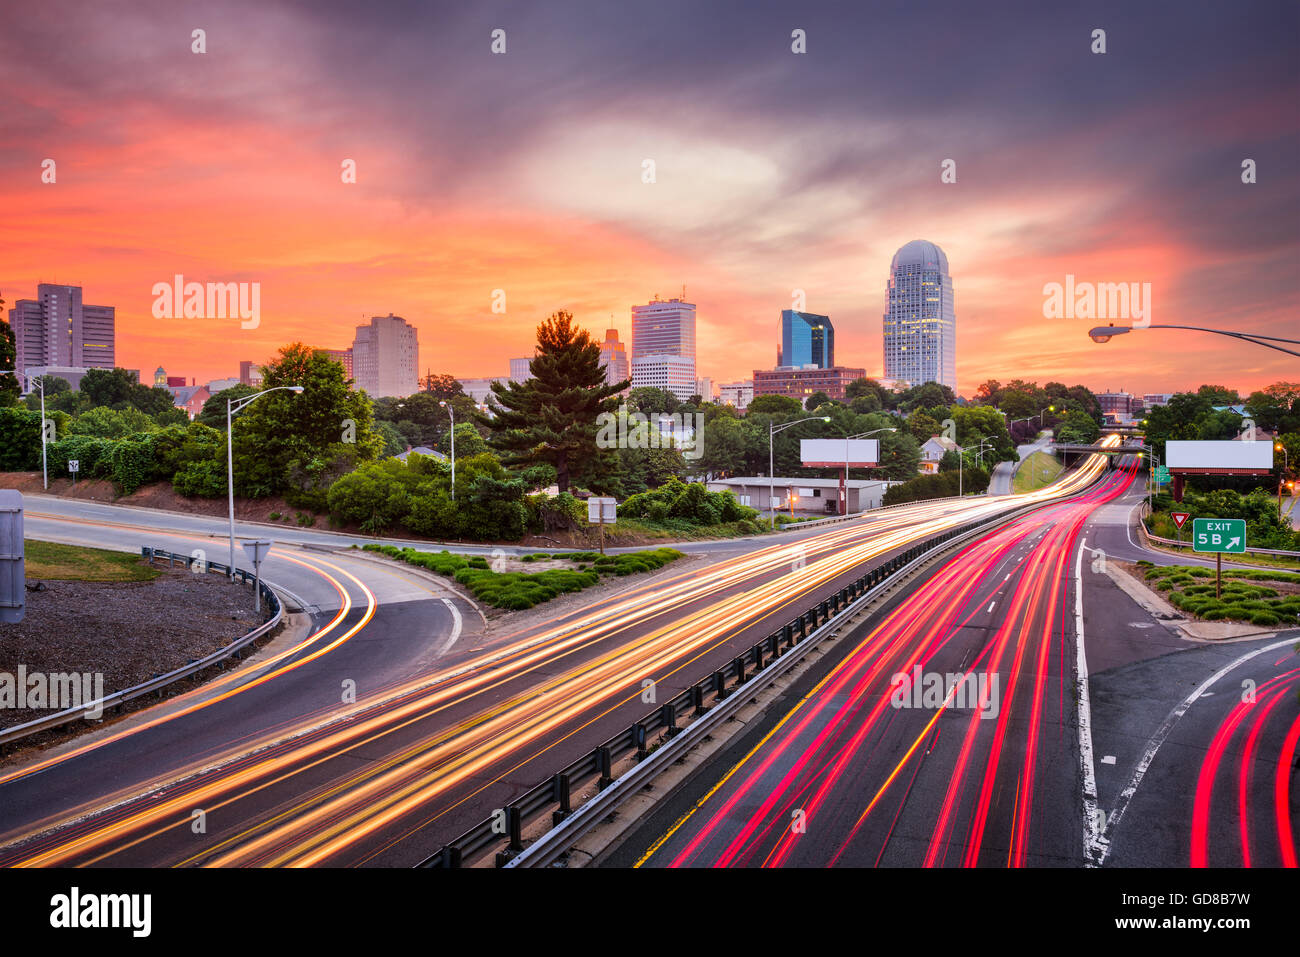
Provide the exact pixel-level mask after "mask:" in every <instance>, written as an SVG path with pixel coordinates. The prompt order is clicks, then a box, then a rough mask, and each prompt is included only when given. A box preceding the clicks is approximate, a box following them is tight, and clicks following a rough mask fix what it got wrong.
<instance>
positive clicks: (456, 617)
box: [437, 598, 461, 658]
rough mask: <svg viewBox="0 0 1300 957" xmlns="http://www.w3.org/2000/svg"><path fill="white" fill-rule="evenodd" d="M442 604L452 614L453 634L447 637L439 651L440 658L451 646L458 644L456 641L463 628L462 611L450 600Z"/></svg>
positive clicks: (446, 599)
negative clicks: (461, 627)
mask: <svg viewBox="0 0 1300 957" xmlns="http://www.w3.org/2000/svg"><path fill="white" fill-rule="evenodd" d="M442 603H443V604H444V605H446V606H447V610H448V611H450V612H451V618H452V623H451V634H450V635H448V636H447V640H446V641H444V642H443V643H442V647H441V648H439V649H438V655H437V657H439V658H441V657H442V656H443V655H445V654H446V653H447V652H448V650H450V648H451V646H452V645H454V644H455V643H456V639H457V638H459V637H460V626H461V618H460V609H459V608H457V607H456V603H455V602H453V601H452V600H451V599H450V598H444V599H442Z"/></svg>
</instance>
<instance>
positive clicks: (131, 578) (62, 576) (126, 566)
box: [23, 538, 162, 582]
mask: <svg viewBox="0 0 1300 957" xmlns="http://www.w3.org/2000/svg"><path fill="white" fill-rule="evenodd" d="M23 550H24V553H25V565H26V574H27V577H28V578H37V579H44V580H47V581H81V582H146V581H153V579H155V578H157V577H158V576H159V575H161V574H162V571H161V570H160V569H157V568H153V567H151V566H149V565H146V564H145V563H144V562H143V561H141V560H140V556H139V555H135V554H132V553H131V552H111V551H107V550H105V549H102V548H83V547H82V546H80V545H59V544H56V543H54V542H38V541H35V540H33V539H30V538H28V539H24V541H23Z"/></svg>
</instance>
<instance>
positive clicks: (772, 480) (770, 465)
mask: <svg viewBox="0 0 1300 957" xmlns="http://www.w3.org/2000/svg"><path fill="white" fill-rule="evenodd" d="M814 419H820V420H821V421H822V422H829V421H830V420H831V417H830V416H829V415H810V416H807V417H806V418H802V419H795V420H794V421H793V422H782V423H781V425H779V426H778V425H777V424H776V423H775V422H771V421H769V422H768V423H767V505H768V508H769V509H771V511H772V531H776V506H775V505H774V504H773V502H772V500H773V499H775V498H776V457H775V453H774V451H773V449H774V448H775V445H774V444H773V441H772V440H773V439H774V438H775V437H776V433H778V432H780V431H781V430H782V429H788V428H790V426H792V425H798V424H799V423H800V422H812V421H813V420H814ZM790 514H791V515H793V514H794V509H793V507H792V508H791V512H790Z"/></svg>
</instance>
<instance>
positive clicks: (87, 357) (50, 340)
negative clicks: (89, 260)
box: [9, 283, 116, 372]
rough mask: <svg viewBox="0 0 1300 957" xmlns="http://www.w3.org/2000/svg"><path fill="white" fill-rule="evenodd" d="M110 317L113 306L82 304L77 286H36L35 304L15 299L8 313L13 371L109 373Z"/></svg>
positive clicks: (111, 356)
mask: <svg viewBox="0 0 1300 957" xmlns="http://www.w3.org/2000/svg"><path fill="white" fill-rule="evenodd" d="M115 317H116V311H115V309H114V308H113V307H112V306H92V305H89V304H86V303H83V302H82V301H81V287H80V286H56V285H53V284H52V283H41V284H40V285H38V286H37V287H36V298H35V299H19V300H18V301H17V302H15V303H14V308H12V309H10V310H9V324H10V325H11V326H12V327H13V331H14V338H15V340H16V345H17V347H18V355H17V363H16V365H17V368H18V371H19V372H26V371H27V370H28V369H35V368H47V367H54V366H57V367H63V368H72V369H111V368H113V366H114V365H115V350H114V345H115V341H114V340H115V337H114V324H115Z"/></svg>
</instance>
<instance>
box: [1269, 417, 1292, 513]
mask: <svg viewBox="0 0 1300 957" xmlns="http://www.w3.org/2000/svg"><path fill="white" fill-rule="evenodd" d="M1279 431H1280V430H1279ZM1273 451H1275V452H1281V453H1282V474H1281V475H1279V476H1278V479H1277V517H1278V518H1281V517H1282V486H1283V485H1285V484H1286V473H1287V472H1289V471H1291V457H1290V456H1289V455H1287V453H1286V446H1285V445H1283V444H1282V443H1281V442H1278V443H1277V444H1276V445H1274V446H1273Z"/></svg>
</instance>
